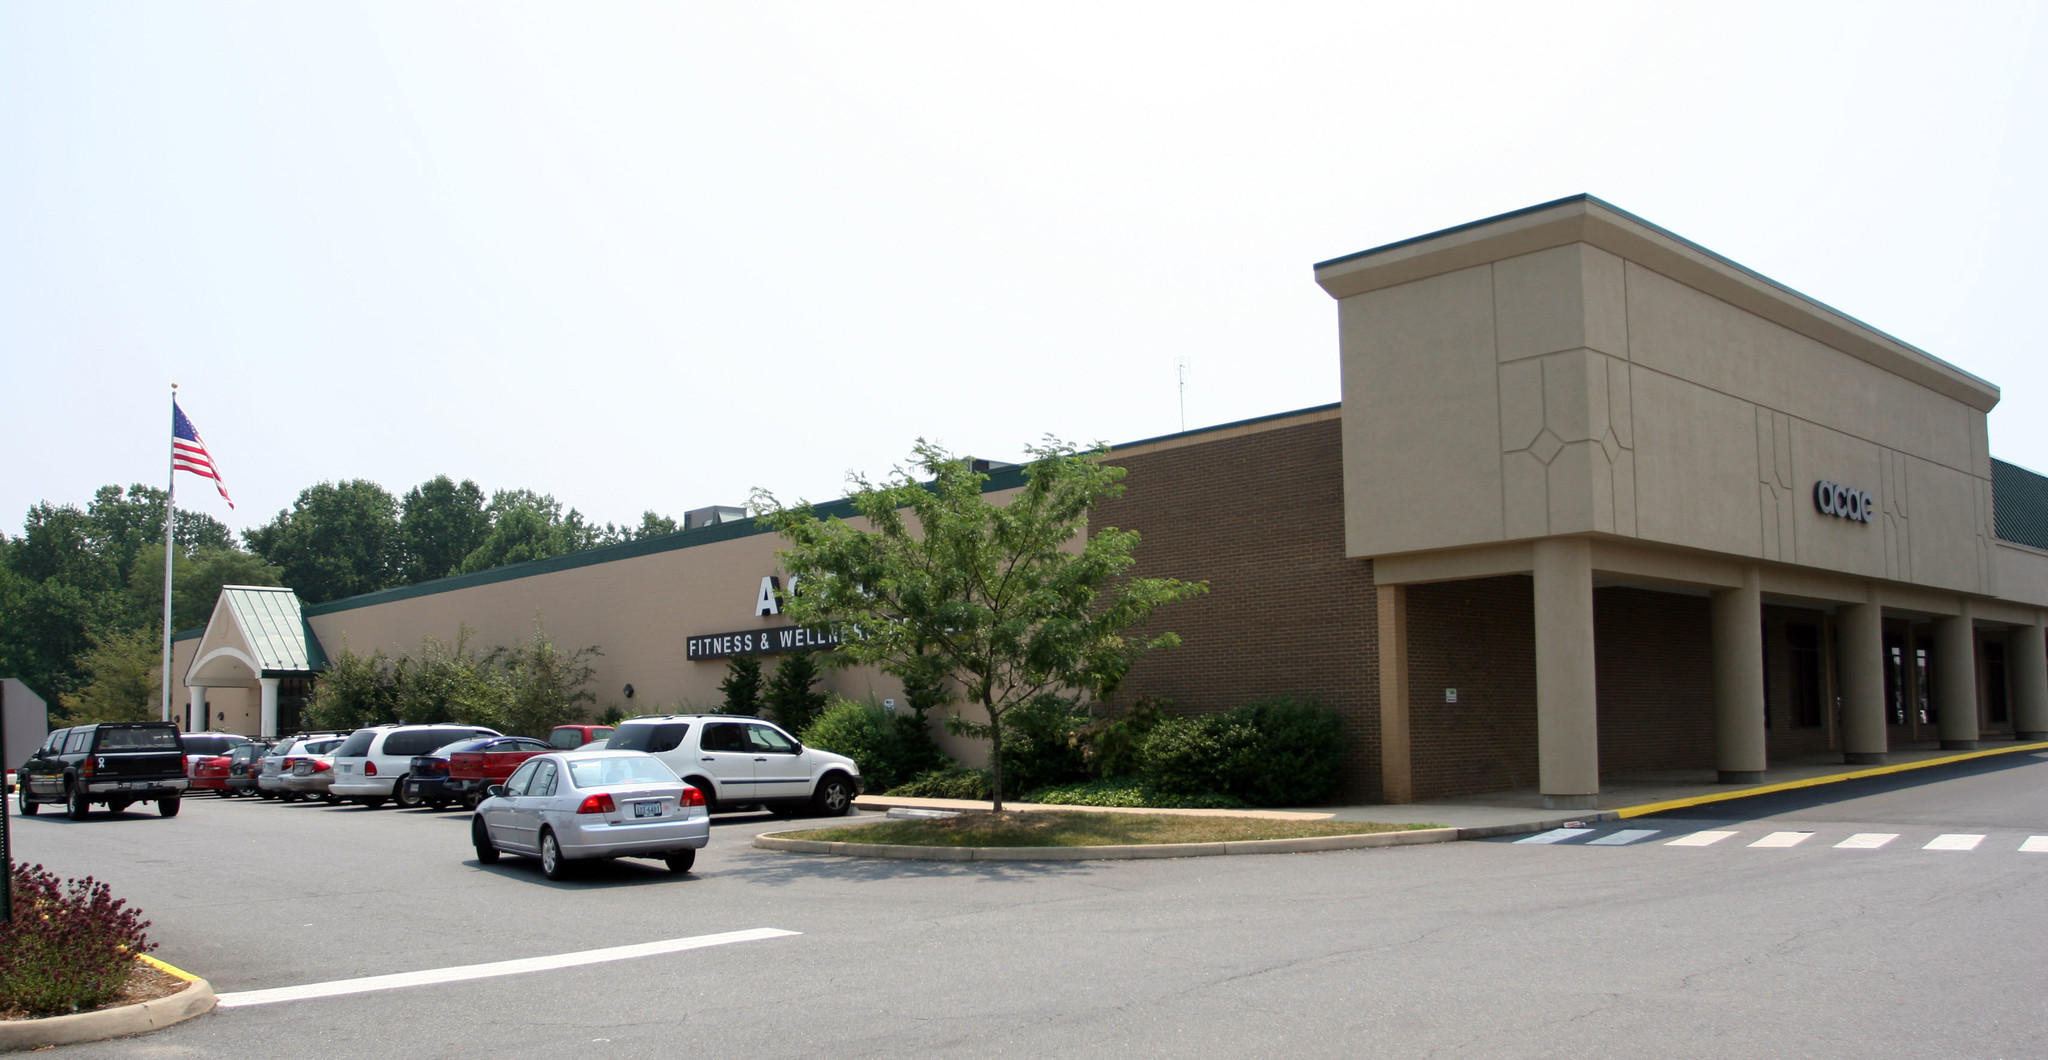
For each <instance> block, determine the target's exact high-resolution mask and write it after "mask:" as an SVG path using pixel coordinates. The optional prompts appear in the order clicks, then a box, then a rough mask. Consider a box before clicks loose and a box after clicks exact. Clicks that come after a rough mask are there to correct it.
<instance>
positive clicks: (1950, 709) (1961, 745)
mask: <svg viewBox="0 0 2048 1060" xmlns="http://www.w3.org/2000/svg"><path fill="white" fill-rule="evenodd" d="M1934 709H1935V710H1937V711H1939V712H1940V718H1939V722H1938V724H1939V728H1940V731H1941V749H1942V750H1944V751H1974V750H1976V749H1977V638H1976V635H1975V623H1974V622H1972V621H1971V618H1970V602H1969V601H1968V600H1964V601H1963V613H1962V614H1960V615H1954V616H1951V617H1946V618H1937V619H1935V620H1934Z"/></svg>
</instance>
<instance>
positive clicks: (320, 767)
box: [313, 758, 334, 773]
mask: <svg viewBox="0 0 2048 1060" xmlns="http://www.w3.org/2000/svg"><path fill="white" fill-rule="evenodd" d="M333 768H334V767H333V766H331V765H329V764H327V763H326V762H322V761H321V760H319V759H317V758H315V759H314V760H313V772H315V773H325V772H327V771H328V770H330V769H333Z"/></svg>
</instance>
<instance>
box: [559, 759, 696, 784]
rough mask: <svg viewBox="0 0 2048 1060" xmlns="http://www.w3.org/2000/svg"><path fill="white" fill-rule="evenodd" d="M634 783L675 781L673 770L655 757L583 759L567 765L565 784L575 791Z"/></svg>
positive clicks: (671, 782)
mask: <svg viewBox="0 0 2048 1060" xmlns="http://www.w3.org/2000/svg"><path fill="white" fill-rule="evenodd" d="M636 780H653V781H665V782H667V783H670V784H673V783H675V782H676V774H675V771H674V770H671V769H670V768H669V767H667V766H665V765H662V764H661V760H660V759H657V758H640V757H638V756H635V757H633V758H586V759H584V760H583V761H581V762H570V763H569V782H570V783H571V784H574V785H576V786H577V787H579V788H594V787H598V786H600V785H603V784H628V783H631V782H633V781H636Z"/></svg>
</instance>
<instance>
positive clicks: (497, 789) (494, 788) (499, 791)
mask: <svg viewBox="0 0 2048 1060" xmlns="http://www.w3.org/2000/svg"><path fill="white" fill-rule="evenodd" d="M484 794H486V795H489V796H490V797H492V798H494V799H495V798H497V797H498V796H500V795H503V794H505V785H503V784H493V785H491V786H490V787H488V788H485V789H484Z"/></svg>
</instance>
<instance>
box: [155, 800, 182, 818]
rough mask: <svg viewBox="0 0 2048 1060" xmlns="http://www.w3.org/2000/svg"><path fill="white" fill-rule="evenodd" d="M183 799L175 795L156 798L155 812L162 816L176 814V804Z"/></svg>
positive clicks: (173, 815) (174, 815)
mask: <svg viewBox="0 0 2048 1060" xmlns="http://www.w3.org/2000/svg"><path fill="white" fill-rule="evenodd" d="M184 801H185V800H183V799H181V798H179V797H178V796H176V795H172V796H169V797H167V798H161V799H158V800H156V812H157V813H158V814H159V815H161V816H164V817H176V816H178V805H179V804H180V803H182V802H184Z"/></svg>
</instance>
